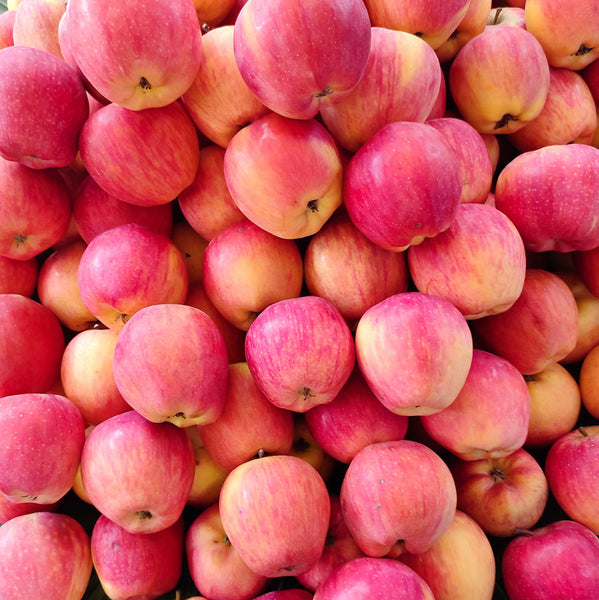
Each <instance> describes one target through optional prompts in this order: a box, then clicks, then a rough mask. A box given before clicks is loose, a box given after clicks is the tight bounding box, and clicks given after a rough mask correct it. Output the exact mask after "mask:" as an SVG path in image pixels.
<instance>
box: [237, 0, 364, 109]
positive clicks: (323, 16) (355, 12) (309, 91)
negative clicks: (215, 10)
mask: <svg viewBox="0 0 599 600" xmlns="http://www.w3.org/2000/svg"><path fill="white" fill-rule="evenodd" d="M323 23H326V27H323V25H322V24H323ZM370 40H371V26H370V20H369V18H368V12H367V11H366V7H365V6H364V2H362V1H361V0H270V1H265V0H248V2H246V3H245V4H244V5H243V7H242V8H241V10H240V11H239V14H238V15H237V18H236V19H235V27H234V36H233V50H234V54H235V61H236V62H237V66H238V68H239V72H240V73H241V77H242V78H243V80H244V81H245V82H246V84H247V86H248V87H249V89H250V90H251V91H252V92H253V93H254V94H255V95H256V96H257V97H258V98H259V100H260V101H261V102H262V103H263V104H265V105H266V106H267V107H268V108H270V109H271V110H272V111H275V112H276V113H278V114H281V115H283V116H286V117H289V118H293V119H311V118H312V117H315V116H316V115H317V114H318V112H319V110H320V108H321V106H323V105H324V104H328V103H330V102H335V101H337V99H339V98H341V97H343V96H344V95H345V94H347V93H348V92H349V91H351V90H352V89H353V88H354V87H355V85H356V84H357V83H358V81H359V80H360V78H361V77H362V74H363V73H364V69H365V67H366V62H367V60H368V51H369V49H370Z"/></svg>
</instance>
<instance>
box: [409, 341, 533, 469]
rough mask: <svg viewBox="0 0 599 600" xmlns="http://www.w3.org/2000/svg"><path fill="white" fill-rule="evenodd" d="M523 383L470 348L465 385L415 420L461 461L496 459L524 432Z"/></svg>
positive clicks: (502, 362)
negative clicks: (439, 407) (436, 409)
mask: <svg viewBox="0 0 599 600" xmlns="http://www.w3.org/2000/svg"><path fill="white" fill-rule="evenodd" d="M529 411H530V400H529V396H528V388H527V386H526V381H525V380H524V377H522V375H521V373H520V372H519V371H518V369H517V368H516V367H515V366H514V365H513V364H512V363H510V362H509V361H508V360H506V359H505V358H502V357H500V356H497V355H495V354H492V353H490V352H486V351H484V350H481V349H479V348H475V349H474V351H473V356H472V364H471V366H470V371H469V373H468V376H467V378H466V381H465V383H464V385H463V387H462V389H461V390H460V391H459V393H458V395H457V397H456V399H455V400H454V401H453V402H452V403H451V404H450V405H449V406H447V407H446V408H444V409H443V410H442V411H440V412H437V413H434V414H431V415H423V416H421V417H420V420H421V422H422V425H423V427H424V429H425V430H426V432H427V433H428V434H429V435H430V436H431V438H432V439H433V440H435V441H436V442H437V443H438V444H440V445H441V446H443V447H444V448H446V449H447V450H449V451H450V452H452V453H453V454H454V455H455V456H457V457H458V458H461V459H462V460H478V459H482V458H501V457H503V456H507V455H508V454H511V453H512V452H514V451H515V450H517V449H518V448H520V447H522V445H523V444H524V441H525V439H526V435H527V433H528V419H529V414H530V413H529Z"/></svg>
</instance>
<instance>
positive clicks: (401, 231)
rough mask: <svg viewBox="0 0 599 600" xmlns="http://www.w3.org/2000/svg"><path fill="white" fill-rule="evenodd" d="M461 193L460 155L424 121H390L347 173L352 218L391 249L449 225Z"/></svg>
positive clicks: (357, 155)
mask: <svg viewBox="0 0 599 600" xmlns="http://www.w3.org/2000/svg"><path fill="white" fill-rule="evenodd" d="M383 156H384V157H385V160H381V157H383ZM461 192H462V178H461V167H460V163H459V160H458V158H457V156H456V153H455V152H454V151H453V150H452V149H451V147H450V146H449V143H448V142H447V141H446V140H445V138H444V137H443V135H442V134H441V133H440V132H438V131H435V130H434V129H433V128H432V127H429V126H428V125H425V124H424V123H414V122H407V121H397V122H394V123H390V124H389V125H386V126H385V127H383V128H382V129H381V130H379V131H378V132H377V133H376V134H375V135H373V136H372V137H371V138H370V139H369V140H368V142H366V143H365V144H364V145H363V146H362V147H361V148H360V149H359V150H358V151H357V152H356V153H355V154H353V155H352V157H351V158H350V161H349V164H348V165H347V168H346V172H345V182H344V204H345V207H346V208H347V212H348V214H349V216H350V218H351V220H352V221H353V222H354V224H355V225H356V227H357V228H358V229H359V230H360V231H361V232H362V233H363V234H364V235H365V236H366V237H367V238H368V239H370V240H371V241H372V242H374V243H375V244H378V245H379V246H381V247H382V248H385V249H387V250H395V251H401V250H405V249H406V248H407V247H408V246H410V245H411V244H417V243H419V242H421V241H422V240H423V239H424V238H426V237H433V236H435V235H437V234H438V233H440V232H441V231H444V230H445V229H447V228H448V227H449V225H450V224H451V222H452V221H453V219H454V217H455V213H456V210H457V207H458V205H459V203H460V196H461Z"/></svg>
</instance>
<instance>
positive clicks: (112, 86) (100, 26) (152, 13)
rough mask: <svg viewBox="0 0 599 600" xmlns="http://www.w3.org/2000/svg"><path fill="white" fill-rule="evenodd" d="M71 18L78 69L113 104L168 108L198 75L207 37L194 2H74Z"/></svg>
mask: <svg viewBox="0 0 599 600" xmlns="http://www.w3.org/2000/svg"><path fill="white" fill-rule="evenodd" d="M66 15H67V19H68V28H69V38H70V46H71V50H72V52H73V55H74V59H75V61H76V63H77V65H78V67H79V68H80V69H81V72H82V73H83V75H84V77H85V79H87V80H88V81H89V82H90V83H91V85H92V86H93V87H94V88H95V89H96V90H98V92H99V93H100V94H102V96H104V97H105V98H107V99H108V100H109V101H110V102H112V103H115V104H118V105H120V106H124V107H127V108H129V109H133V110H140V109H144V108H155V107H162V106H166V105H167V104H170V103H172V102H174V101H175V100H177V99H178V98H179V97H180V96H181V95H182V94H183V93H184V92H185V91H186V90H187V88H188V87H189V86H190V85H191V83H192V82H193V80H194V78H195V76H196V74H197V72H198V69H199V66H200V63H201V58H202V33H201V30H200V23H199V20H198V15H197V12H196V10H195V6H194V3H193V0H183V1H181V2H176V3H172V4H171V3H169V4H160V3H158V4H157V3H156V2H150V1H148V0H144V1H143V2H141V3H136V4H135V5H131V4H127V3H125V4H123V3H121V2H118V1H117V2H112V3H110V4H107V3H106V2H99V1H98V0H75V2H71V3H70V4H68V5H67V10H66ZM130 23H135V27H131V25H130ZM90 39H92V40H94V43H93V44H90V43H89V40H90Z"/></svg>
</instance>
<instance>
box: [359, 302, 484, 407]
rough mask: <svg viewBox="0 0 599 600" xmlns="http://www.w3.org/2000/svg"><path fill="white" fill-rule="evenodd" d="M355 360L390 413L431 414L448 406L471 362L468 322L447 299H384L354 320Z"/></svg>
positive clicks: (471, 346)
mask: <svg viewBox="0 0 599 600" xmlns="http://www.w3.org/2000/svg"><path fill="white" fill-rule="evenodd" d="M355 347H356V359H357V364H358V367H359V369H360V371H361V373H362V375H363V376H364V379H365V380H366V382H367V383H368V385H369V386H370V388H371V389H372V391H373V392H374V394H375V395H376V397H377V398H378V399H379V400H380V401H381V403H382V404H383V405H384V406H385V407H386V408H387V409H388V410H390V411H391V412H394V413H396V414H399V415H407V416H410V415H424V414H432V413H434V412H438V411H440V410H443V409H444V408H446V407H447V406H449V405H450V404H451V403H452V402H453V401H454V400H455V398H456V396H457V395H458V392H459V391H460V389H461V388H462V386H463V385H464V382H465V381H466V377H467V375H468V371H469V369H470V363H471V361H472V352H473V344H472V334H471V333H470V328H469V327H468V322H467V321H466V319H465V318H464V316H463V315H462V313H460V311H459V310H458V309H457V308H456V307H455V306H454V305H453V304H451V302H449V300H446V299H445V298H441V297H440V296H433V295H430V294H425V293H423V292H412V291H410V292H404V293H400V294H394V295H393V296H389V297H388V298H386V299H385V300H382V301H381V302H379V303H378V304H375V305H374V306H373V307H371V308H369V309H368V310H367V311H366V312H365V313H364V314H363V315H362V317H361V318H360V320H359V321H358V325H357V327H356V333H355Z"/></svg>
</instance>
